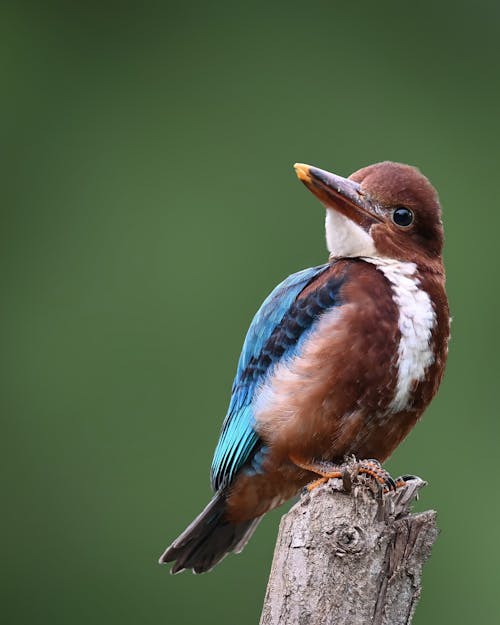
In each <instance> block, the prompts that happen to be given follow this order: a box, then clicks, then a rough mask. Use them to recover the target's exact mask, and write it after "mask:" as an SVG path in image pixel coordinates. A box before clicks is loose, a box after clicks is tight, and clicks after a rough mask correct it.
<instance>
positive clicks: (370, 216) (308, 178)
mask: <svg viewBox="0 0 500 625" xmlns="http://www.w3.org/2000/svg"><path fill="white" fill-rule="evenodd" d="M294 167H295V172H296V174H297V176H298V178H299V180H301V181H302V182H303V183H304V184H305V185H306V187H307V188H308V189H309V191H311V192H312V193H314V195H315V196H316V197H317V198H318V199H319V200H321V202H322V203H323V204H324V205H325V206H326V207H327V208H331V209H334V210H336V211H337V212H339V213H341V214H342V215H345V216H346V217H348V218H349V219H351V220H352V221H354V222H355V223H356V224H357V225H358V226H361V227H362V228H363V229H364V230H366V231H367V232H368V230H369V229H370V227H371V226H372V225H373V224H374V223H377V222H381V221H382V218H381V217H379V216H378V215H377V214H376V212H375V210H374V206H373V205H372V204H371V203H370V201H369V200H368V199H367V198H366V197H365V195H364V194H363V191H362V190H361V185H360V184H359V183H357V182H354V180H349V179H348V178H342V176H337V175H336V174H331V173H330V172H328V171H324V170H323V169H318V168H317V167H311V165H304V163H295V165H294Z"/></svg>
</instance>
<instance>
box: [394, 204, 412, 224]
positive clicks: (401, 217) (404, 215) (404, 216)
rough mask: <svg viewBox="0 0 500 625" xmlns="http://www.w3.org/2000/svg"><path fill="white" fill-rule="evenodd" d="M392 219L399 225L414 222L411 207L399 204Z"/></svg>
mask: <svg viewBox="0 0 500 625" xmlns="http://www.w3.org/2000/svg"><path fill="white" fill-rule="evenodd" d="M392 221H393V222H394V223H395V224H396V225H397V226H409V225H410V224H411V223H413V213H412V211H411V210H410V209H409V208H405V207H404V206H399V207H398V208H395V209H394V211H393V213H392Z"/></svg>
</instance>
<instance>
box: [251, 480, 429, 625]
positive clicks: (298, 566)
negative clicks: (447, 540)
mask: <svg viewBox="0 0 500 625" xmlns="http://www.w3.org/2000/svg"><path fill="white" fill-rule="evenodd" d="M424 484H425V482H423V481H422V480H419V479H418V478H417V479H415V480H411V481H410V482H409V483H408V484H407V486H406V487H404V488H402V489H399V490H398V491H397V492H396V493H389V494H385V495H383V496H381V494H380V493H379V494H377V493H374V492H373V490H372V489H371V488H370V487H369V486H367V485H365V484H355V485H354V486H353V488H352V492H351V493H350V494H346V492H345V491H344V490H343V485H342V482H341V481H340V480H330V482H329V483H327V484H325V485H323V486H320V487H318V488H317V489H316V490H314V491H312V493H310V494H306V495H304V496H303V497H302V498H301V500H300V501H299V502H298V503H297V504H296V505H295V506H294V507H293V508H292V509H291V510H290V511H289V512H288V513H287V514H286V515H285V516H284V517H283V518H282V520H281V524H280V530H279V535H278V539H277V543H276V549H275V553H274V560H273V564H272V569H271V575H270V578H269V584H268V588H267V592H266V597H265V600H264V609H263V612H262V617H261V621H260V625H278V624H279V625H292V624H293V625H368V624H370V625H403V624H405V625H407V624H409V623H411V620H412V617H413V613H414V611H415V607H416V604H417V601H418V599H419V597H420V593H421V588H422V586H421V575H422V566H423V564H424V562H425V561H426V560H427V558H428V557H429V555H430V552H431V548H432V545H433V543H434V541H435V540H436V538H437V534H438V529H437V526H436V513H435V512H434V511H427V512H422V513H419V514H411V513H410V512H409V508H410V505H411V502H412V501H413V500H414V499H415V497H416V495H417V494H418V490H419V489H420V488H421V487H422V486H423V485H424Z"/></svg>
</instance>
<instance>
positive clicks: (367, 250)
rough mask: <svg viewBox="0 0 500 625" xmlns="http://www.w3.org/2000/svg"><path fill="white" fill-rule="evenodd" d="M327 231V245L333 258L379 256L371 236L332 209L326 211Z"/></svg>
mask: <svg viewBox="0 0 500 625" xmlns="http://www.w3.org/2000/svg"><path fill="white" fill-rule="evenodd" d="M325 230H326V245H327V247H328V251H329V252H330V255H331V256H334V257H336V258H345V257H353V256H378V252H377V250H376V249H375V243H374V241H373V239H372V237H371V236H370V234H369V233H368V232H366V231H365V230H363V228H361V227H360V226H358V225H357V224H355V223H354V221H352V219H349V218H348V217H345V216H344V215H342V214H341V213H339V212H338V211H336V210H334V209H332V208H327V209H326V219H325Z"/></svg>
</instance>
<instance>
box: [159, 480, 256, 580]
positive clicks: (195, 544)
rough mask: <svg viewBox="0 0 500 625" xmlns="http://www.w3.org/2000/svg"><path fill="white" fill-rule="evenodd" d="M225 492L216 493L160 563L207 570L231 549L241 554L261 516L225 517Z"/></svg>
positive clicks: (174, 571)
mask: <svg viewBox="0 0 500 625" xmlns="http://www.w3.org/2000/svg"><path fill="white" fill-rule="evenodd" d="M225 512H226V497H225V493H224V491H221V492H219V493H216V494H215V495H214V497H213V498H212V500H211V501H210V503H209V504H208V505H207V506H206V508H205V509H204V510H203V511H202V512H201V513H200V514H199V515H198V516H197V517H196V519H195V520H194V521H193V522H192V523H191V524H190V525H189V526H188V527H187V528H186V529H185V530H184V531H183V532H182V534H180V536H178V538H176V539H175V540H174V542H173V543H172V544H171V545H170V547H168V548H167V549H166V551H165V553H164V554H163V555H162V556H161V558H160V564H165V563H166V562H174V561H175V564H174V565H173V567H172V570H171V572H172V573H179V572H180V571H183V570H184V569H192V570H193V571H194V572H195V573H205V572H206V571H210V570H211V569H213V567H214V566H215V565H216V564H218V563H219V562H220V561H221V560H222V558H224V556H225V555H227V554H228V553H230V552H234V553H239V552H240V551H241V550H242V549H243V547H244V546H245V545H246V544H247V542H248V540H249V539H250V536H251V535H252V534H253V532H254V530H255V528H256V527H257V524H258V523H259V521H260V518H257V519H251V520H250V521H242V522H240V523H231V522H230V521H228V520H227V519H226V518H225Z"/></svg>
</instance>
